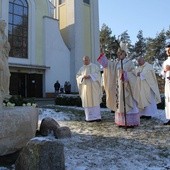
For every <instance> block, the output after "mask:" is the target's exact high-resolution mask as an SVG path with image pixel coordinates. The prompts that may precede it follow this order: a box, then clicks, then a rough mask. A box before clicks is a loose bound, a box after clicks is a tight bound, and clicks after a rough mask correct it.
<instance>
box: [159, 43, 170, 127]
mask: <svg viewBox="0 0 170 170" xmlns="http://www.w3.org/2000/svg"><path fill="white" fill-rule="evenodd" d="M165 50H166V54H167V56H168V58H167V59H166V60H165V61H164V62H163V65H162V72H161V74H162V75H163V77H164V78H165V114H166V119H168V121H167V122H166V123H164V125H170V45H168V46H166V48H165Z"/></svg>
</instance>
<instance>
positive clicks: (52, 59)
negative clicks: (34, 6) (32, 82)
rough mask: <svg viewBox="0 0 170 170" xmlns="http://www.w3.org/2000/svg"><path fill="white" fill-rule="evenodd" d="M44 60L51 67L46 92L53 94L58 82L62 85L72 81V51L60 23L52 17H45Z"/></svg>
mask: <svg viewBox="0 0 170 170" xmlns="http://www.w3.org/2000/svg"><path fill="white" fill-rule="evenodd" d="M44 58H45V65H46V66H49V67H50V69H47V70H46V73H45V92H46V93H53V92H54V83H55V82H56V81H57V80H58V81H59V82H60V84H61V85H64V82H65V81H70V51H69V50H68V48H67V46H66V45H65V43H64V41H63V39H62V37H61V34H60V30H59V27H58V21H57V20H55V19H53V18H50V17H44Z"/></svg>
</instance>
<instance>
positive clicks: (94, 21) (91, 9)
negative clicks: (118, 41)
mask: <svg viewBox="0 0 170 170" xmlns="http://www.w3.org/2000/svg"><path fill="white" fill-rule="evenodd" d="M55 3H57V4H56V5H55V6H56V10H55V16H56V18H57V19H58V20H59V27H60V31H61V35H62V37H63V40H64V42H65V44H66V45H67V47H68V48H69V50H70V52H71V56H70V73H71V77H70V80H71V84H72V85H73V86H72V87H76V82H75V75H76V73H77V71H78V70H79V68H80V67H81V66H82V64H83V63H82V57H83V56H84V55H88V56H89V57H90V58H91V61H92V62H94V63H96V59H97V57H98V55H99V52H100V50H99V14H98V0H56V2H55ZM73 90H75V89H73Z"/></svg>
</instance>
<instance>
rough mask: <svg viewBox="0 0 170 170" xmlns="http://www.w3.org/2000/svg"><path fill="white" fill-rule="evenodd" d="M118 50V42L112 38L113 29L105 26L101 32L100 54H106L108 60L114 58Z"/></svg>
mask: <svg viewBox="0 0 170 170" xmlns="http://www.w3.org/2000/svg"><path fill="white" fill-rule="evenodd" d="M117 49H118V42H117V40H116V37H115V36H112V31H111V29H110V28H109V27H108V26H107V25H106V24H103V25H102V27H101V31H100V52H101V53H102V52H103V53H105V54H106V56H107V57H108V58H114V56H115V55H116V52H117Z"/></svg>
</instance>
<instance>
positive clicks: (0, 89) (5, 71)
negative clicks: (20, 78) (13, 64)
mask: <svg viewBox="0 0 170 170" xmlns="http://www.w3.org/2000/svg"><path fill="white" fill-rule="evenodd" d="M5 28H6V22H5V21H4V20H2V19H0V108H2V104H3V100H4V99H6V98H9V83H10V71H9V66H8V56H9V51H10V44H9V42H8V38H7V36H6V35H5Z"/></svg>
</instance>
